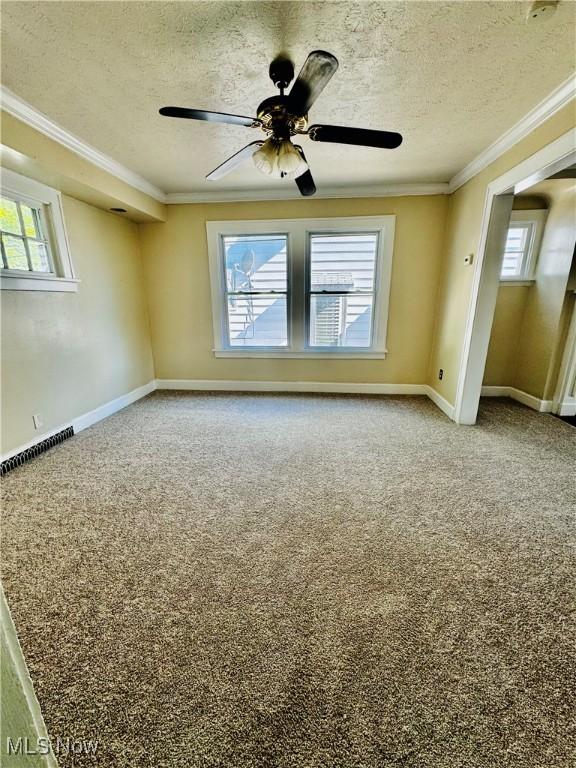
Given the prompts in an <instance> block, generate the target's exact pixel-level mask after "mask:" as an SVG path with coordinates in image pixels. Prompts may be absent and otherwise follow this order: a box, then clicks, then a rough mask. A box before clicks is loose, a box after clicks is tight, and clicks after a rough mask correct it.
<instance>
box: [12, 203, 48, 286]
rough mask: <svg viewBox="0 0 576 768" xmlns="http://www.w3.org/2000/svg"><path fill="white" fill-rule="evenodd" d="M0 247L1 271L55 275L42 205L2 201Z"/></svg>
mask: <svg viewBox="0 0 576 768" xmlns="http://www.w3.org/2000/svg"><path fill="white" fill-rule="evenodd" d="M0 244H1V247H2V269H18V270H23V271H24V272H42V273H46V272H52V259H51V256H50V244H49V242H48V238H47V236H46V223H45V221H44V212H43V210H42V207H41V206H38V205H34V206H32V205H27V204H26V203H24V202H21V201H19V200H13V199H11V198H10V197H4V196H3V195H2V198H1V207H0Z"/></svg>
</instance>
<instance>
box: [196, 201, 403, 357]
mask: <svg viewBox="0 0 576 768" xmlns="http://www.w3.org/2000/svg"><path fill="white" fill-rule="evenodd" d="M206 229H207V234H208V246H209V254H210V273H211V282H212V303H213V319H214V344H215V348H214V352H215V354H216V355H217V356H226V357H309V356H314V355H317V356H323V357H325V356H335V357H380V358H381V357H384V356H385V353H386V323H387V316H388V297H389V292H390V274H391V266H392V251H393V240H394V216H381V217H354V218H346V219H280V220H273V221H239V222H207V224H206Z"/></svg>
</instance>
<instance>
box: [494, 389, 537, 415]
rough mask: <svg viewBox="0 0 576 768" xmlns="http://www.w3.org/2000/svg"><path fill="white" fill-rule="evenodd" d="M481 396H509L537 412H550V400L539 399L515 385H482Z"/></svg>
mask: <svg viewBox="0 0 576 768" xmlns="http://www.w3.org/2000/svg"><path fill="white" fill-rule="evenodd" d="M482 397H510V398H512V400H517V401H518V402H519V403H522V404H523V405H527V406H528V408H532V409H533V410H534V411H538V412H539V413H551V412H552V400H541V399H540V398H539V397H535V396H534V395H529V394H528V392H523V391H522V390H521V389H516V387H482Z"/></svg>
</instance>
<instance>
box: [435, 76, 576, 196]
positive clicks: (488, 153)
mask: <svg viewBox="0 0 576 768" xmlns="http://www.w3.org/2000/svg"><path fill="white" fill-rule="evenodd" d="M575 97H576V74H572V75H571V76H570V77H569V78H568V79H567V80H565V81H564V82H563V83H562V84H561V85H559V86H558V88H555V89H554V90H553V91H552V93H550V94H549V95H548V96H547V97H546V98H545V99H544V100H543V101H541V102H540V103H539V104H537V105H536V106H535V107H534V109H531V110H530V112H528V114H527V115H524V117H523V118H522V119H521V120H519V121H518V122H517V123H516V125H513V126H512V128H510V129H509V130H507V131H506V133H503V134H502V136H500V138H499V139H497V140H496V141H495V142H494V143H493V144H490V146H489V147H486V149H484V150H483V151H482V152H480V154H479V155H478V156H477V157H475V158H474V160H472V161H471V162H470V163H468V165H466V166H465V167H464V168H462V170H461V171H458V173H457V174H455V175H454V176H453V177H452V178H451V179H450V182H449V184H448V193H449V194H452V192H455V191H456V190H457V189H458V188H459V187H461V186H462V185H463V184H465V183H466V182H467V181H470V179H471V178H473V177H474V176H476V175H477V174H479V173H480V172H481V171H482V170H484V168H486V167H487V166H489V165H490V163H493V162H494V161H495V160H497V159H498V158H499V157H500V156H501V155H503V154H504V152H507V151H508V150H509V149H511V148H512V147H513V146H514V145H515V144H517V143H518V142H519V141H521V140H522V139H523V138H525V137H526V136H528V134H529V133H531V132H532V131H533V130H534V129H535V128H538V126H539V125H542V123H544V122H545V121H546V120H548V118H550V117H552V115H553V114H555V113H556V112H558V110H560V109H562V107H564V106H566V104H568V103H569V102H570V101H571V100H572V99H574V98H575Z"/></svg>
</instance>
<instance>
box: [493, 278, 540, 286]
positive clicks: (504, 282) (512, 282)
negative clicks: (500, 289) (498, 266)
mask: <svg viewBox="0 0 576 768" xmlns="http://www.w3.org/2000/svg"><path fill="white" fill-rule="evenodd" d="M535 282H536V280H500V285H511V286H515V287H518V286H522V285H534V283H535Z"/></svg>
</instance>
